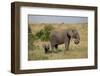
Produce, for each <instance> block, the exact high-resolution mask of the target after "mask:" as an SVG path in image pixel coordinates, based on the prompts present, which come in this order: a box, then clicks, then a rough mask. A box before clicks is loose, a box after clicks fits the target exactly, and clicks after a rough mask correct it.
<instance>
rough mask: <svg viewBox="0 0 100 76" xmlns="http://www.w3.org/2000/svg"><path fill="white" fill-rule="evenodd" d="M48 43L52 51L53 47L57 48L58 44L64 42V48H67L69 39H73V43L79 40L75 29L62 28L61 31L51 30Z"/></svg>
mask: <svg viewBox="0 0 100 76" xmlns="http://www.w3.org/2000/svg"><path fill="white" fill-rule="evenodd" d="M49 37H50V43H51V49H52V51H53V50H54V48H55V49H56V50H57V49H58V45H60V44H65V49H66V50H69V44H70V40H71V39H73V40H74V43H75V44H78V43H79V42H80V36H79V33H78V31H77V30H75V29H70V30H63V31H52V32H51V33H50V36H49Z"/></svg>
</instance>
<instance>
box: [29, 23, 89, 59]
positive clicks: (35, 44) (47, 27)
mask: <svg viewBox="0 0 100 76" xmlns="http://www.w3.org/2000/svg"><path fill="white" fill-rule="evenodd" d="M87 27H88V25H87V23H77V24H64V23H61V24H55V23H54V24H49V23H40V24H29V27H28V60H53V59H77V58H87V57H88V43H87V42H88V38H87V36H88V30H87ZM73 28H74V29H77V30H78V31H79V34H80V38H81V40H80V43H79V44H78V45H75V44H74V42H73V40H71V44H70V47H69V48H70V49H69V51H66V50H65V47H64V44H63V45H60V46H59V50H60V51H59V52H58V53H50V54H45V52H44V49H43V47H42V44H43V43H44V42H49V41H48V40H49V34H50V32H51V31H52V30H58V31H60V30H64V29H73Z"/></svg>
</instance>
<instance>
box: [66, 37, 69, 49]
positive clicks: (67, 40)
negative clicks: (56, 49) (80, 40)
mask: <svg viewBox="0 0 100 76" xmlns="http://www.w3.org/2000/svg"><path fill="white" fill-rule="evenodd" d="M69 44H70V38H67V39H66V40H65V49H66V50H69Z"/></svg>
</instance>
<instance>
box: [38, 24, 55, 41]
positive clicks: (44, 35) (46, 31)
mask: <svg viewBox="0 0 100 76" xmlns="http://www.w3.org/2000/svg"><path fill="white" fill-rule="evenodd" d="M53 29H54V27H53V26H51V25H50V24H49V25H45V26H44V28H43V29H41V30H40V31H38V32H37V33H36V38H37V39H40V40H41V41H48V40H49V35H50V32H51V31H52V30H53Z"/></svg>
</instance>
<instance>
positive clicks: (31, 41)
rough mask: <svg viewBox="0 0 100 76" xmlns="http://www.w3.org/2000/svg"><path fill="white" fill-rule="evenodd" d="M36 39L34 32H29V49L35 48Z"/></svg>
mask: <svg viewBox="0 0 100 76" xmlns="http://www.w3.org/2000/svg"><path fill="white" fill-rule="evenodd" d="M34 41H35V36H34V35H33V34H32V33H28V49H29V50H33V49H34V48H35V45H34V44H33V43H34Z"/></svg>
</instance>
